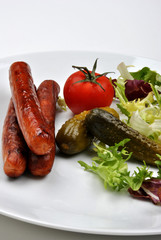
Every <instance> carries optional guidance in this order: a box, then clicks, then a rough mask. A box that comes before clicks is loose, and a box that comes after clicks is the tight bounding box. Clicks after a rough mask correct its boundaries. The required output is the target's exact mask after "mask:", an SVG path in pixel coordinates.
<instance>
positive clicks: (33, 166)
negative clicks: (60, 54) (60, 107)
mask: <svg viewBox="0 0 161 240" xmlns="http://www.w3.org/2000/svg"><path fill="white" fill-rule="evenodd" d="M59 91H60V87H59V85H58V84H57V83H56V82H55V81H53V80H45V81H43V82H42V83H41V84H40V86H39V88H38V90H37V96H38V99H39V102H40V106H41V110H42V114H43V116H44V119H45V121H46V124H47V125H48V126H49V128H50V130H51V134H52V135H53V136H54V146H53V148H52V150H51V151H50V153H48V154H45V155H42V156H40V155H39V156H38V155H36V154H34V153H32V152H31V151H30V153H29V159H28V169H29V171H30V172H31V173H32V175H34V176H41V177H42V176H46V175H47V174H48V173H49V172H50V171H51V169H52V166H53V163H54V159H55V111H56V101H57V98H58V94H59Z"/></svg>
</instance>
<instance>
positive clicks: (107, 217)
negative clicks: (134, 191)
mask: <svg viewBox="0 0 161 240" xmlns="http://www.w3.org/2000/svg"><path fill="white" fill-rule="evenodd" d="M96 58H99V61H98V68H97V69H98V72H100V73H102V72H105V71H116V67H117V65H118V64H119V63H120V62H121V61H124V62H125V63H126V64H127V65H131V64H132V65H135V66H136V68H135V70H136V69H139V68H142V67H144V66H149V67H150V68H151V69H153V70H157V71H158V72H160V73H161V63H160V62H157V61H155V60H150V59H145V58H139V57H130V56H124V55H118V54H112V53H100V52H47V53H34V54H26V55H21V56H15V57H10V58H5V59H1V60H0V134H1V133H2V125H3V120H4V117H5V114H6V111H7V106H8V102H9V99H10V88H9V80H8V69H9V66H10V64H11V63H13V62H14V61H19V60H22V61H26V62H27V63H28V64H29V65H30V67H31V69H32V75H33V78H34V81H35V84H36V85H37V86H38V84H39V83H40V82H41V81H43V80H44V79H54V80H56V81H57V82H58V83H59V84H60V86H61V96H63V95H62V89H63V84H64V82H65V80H66V79H67V77H68V76H69V75H70V74H71V73H72V72H74V69H72V65H78V66H87V67H89V68H91V67H92V66H93V63H94V61H95V59H96ZM116 74H118V73H117V72H116ZM113 76H115V75H113ZM69 117H71V113H70V111H68V112H59V113H57V118H56V131H57V130H58V128H59V127H60V126H61V124H62V123H64V121H65V120H66V119H68V118H69ZM78 160H84V161H86V162H90V161H91V157H90V155H89V154H88V153H82V154H78V155H77V156H73V157H71V158H65V157H63V156H61V155H60V154H58V153H57V155H56V157H55V163H54V167H53V170H52V172H51V173H50V174H49V175H48V176H47V177H46V178H43V179H35V178H33V177H29V176H28V175H25V176H22V177H20V178H19V179H15V180H13V179H9V178H7V177H6V176H5V174H4V173H3V162H2V157H1V161H0V213H1V214H3V215H6V216H9V217H12V218H15V219H19V220H21V221H25V222H29V223H33V224H37V225H41V226H45V227H51V228H55V229H61V230H68V231H75V232H83V233H93V234H108V235H150V234H160V233H161V207H158V206H155V205H153V204H152V203H151V202H148V201H141V200H136V199H133V198H131V197H130V195H129V194H128V193H115V192H110V191H107V190H105V189H104V186H103V183H102V182H101V181H100V179H99V178H97V177H96V176H95V175H94V174H92V173H88V172H85V171H84V170H83V169H82V168H81V167H80V165H79V164H78V163H77V161H78ZM135 166H136V164H132V163H130V164H129V168H134V167H135Z"/></svg>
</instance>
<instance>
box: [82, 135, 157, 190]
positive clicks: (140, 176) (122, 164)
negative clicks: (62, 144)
mask: <svg viewBox="0 0 161 240" xmlns="http://www.w3.org/2000/svg"><path fill="white" fill-rule="evenodd" d="M128 141H130V139H124V140H123V141H121V142H119V143H116V144H115V145H114V146H110V147H109V146H108V147H107V146H106V145H105V144H103V143H100V144H96V143H94V145H95V149H94V150H95V151H96V153H97V157H95V158H93V159H92V160H93V161H92V165H88V164H87V163H85V162H83V161H79V162H78V163H79V164H80V165H81V166H82V167H84V169H85V170H86V171H89V172H93V173H95V174H96V175H98V176H99V177H100V178H101V179H102V180H103V181H104V186H105V188H107V187H109V188H111V189H113V190H116V191H120V190H122V189H128V188H129V187H130V188H131V189H133V190H134V191H137V190H138V189H139V188H140V187H141V185H142V183H143V181H144V180H145V179H147V178H151V177H152V174H153V172H151V171H149V169H148V168H147V166H146V164H145V163H144V166H142V167H140V168H139V167H137V170H138V171H134V172H133V173H132V174H131V175H130V171H129V170H128V165H127V161H128V160H129V159H130V158H131V156H132V153H128V152H127V151H126V148H125V146H124V145H125V144H126V143H127V142H128ZM120 147H121V149H120Z"/></svg>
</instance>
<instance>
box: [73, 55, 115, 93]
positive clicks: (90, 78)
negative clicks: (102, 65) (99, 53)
mask: <svg viewBox="0 0 161 240" xmlns="http://www.w3.org/2000/svg"><path fill="white" fill-rule="evenodd" d="M97 61H98V58H97V59H96V60H95V62H94V65H93V68H92V71H89V70H88V68H87V67H79V66H72V67H73V68H76V69H78V70H79V71H81V72H82V73H83V74H84V75H85V79H83V80H80V81H77V82H75V83H81V82H92V83H95V84H97V85H99V86H100V87H101V88H102V90H103V91H105V89H104V88H103V87H102V85H101V84H100V83H99V82H97V81H96V80H97V79H98V78H99V77H102V76H106V75H107V74H108V73H114V72H105V73H102V74H98V75H96V74H95V71H96V68H97ZM75 83H73V84H75Z"/></svg>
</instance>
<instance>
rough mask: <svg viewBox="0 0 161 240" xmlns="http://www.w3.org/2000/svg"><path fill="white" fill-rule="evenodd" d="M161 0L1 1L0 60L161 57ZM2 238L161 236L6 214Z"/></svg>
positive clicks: (0, 231) (2, 220)
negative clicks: (63, 53)
mask: <svg viewBox="0 0 161 240" xmlns="http://www.w3.org/2000/svg"><path fill="white" fill-rule="evenodd" d="M160 27H161V0H81V1H80V0H79V1H78V0H75V1H74V0H27V1H25V0H5V1H4V0H0V58H4V57H8V56H11V55H17V54H21V53H31V52H41V51H43V52H44V51H51V50H52V51H53V50H87V51H89V50H90V51H106V52H114V53H122V54H128V55H133V56H141V57H147V58H152V59H156V60H159V61H161V30H160ZM0 238H1V239H3V240H9V239H17V240H19V239H23V240H27V239H31V240H32V239H34V240H42V239H46V240H49V239H57V240H59V239H61V240H68V239H70V240H73V239H78V240H79V239H87V240H90V239H92V240H98V239H99V240H103V239H106V240H108V239H120V240H122V239H133V240H135V239H137V240H139V239H142V240H144V239H146V240H150V239H160V236H131V237H128V236H125V237H124V236H102V235H90V234H82V233H72V232H66V231H60V230H54V229H48V228H45V227H40V226H35V225H32V224H28V223H24V222H20V221H18V220H14V219H11V218H8V217H5V216H0Z"/></svg>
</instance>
